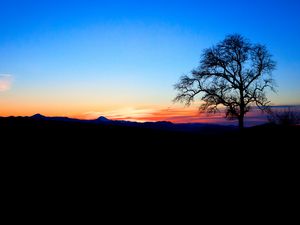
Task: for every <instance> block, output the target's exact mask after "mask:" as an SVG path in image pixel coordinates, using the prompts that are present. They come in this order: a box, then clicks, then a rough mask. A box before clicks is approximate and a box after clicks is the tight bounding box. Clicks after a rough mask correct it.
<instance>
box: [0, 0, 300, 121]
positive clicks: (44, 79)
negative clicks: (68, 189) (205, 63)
mask: <svg viewBox="0 0 300 225" xmlns="http://www.w3.org/2000/svg"><path fill="white" fill-rule="evenodd" d="M0 9H1V13H0V115H2V116H8V115H32V114H35V113H42V114H45V115H48V116H54V115H61V116H71V117H80V118H93V117H97V116H99V115H106V116H108V117H111V118H127V119H140V120H151V118H153V120H155V119H159V120H162V119H164V118H172V116H179V115H182V116H183V117H182V118H186V119H185V120H184V121H189V119H188V116H189V115H192V116H193V118H195V117H198V115H197V110H196V105H195V107H192V108H191V109H185V108H184V107H183V106H182V105H180V104H173V103H172V99H173V98H174V96H175V94H176V93H175V91H174V89H173V84H174V83H176V82H177V81H178V79H179V77H180V76H181V75H183V74H185V73H188V72H189V71H190V70H192V69H193V68H195V67H197V66H198V62H199V60H200V54H201V52H202V50H203V49H204V48H207V47H210V46H211V45H213V44H215V43H216V42H218V41H221V40H222V39H224V37H225V36H226V35H227V34H231V33H240V34H242V35H244V36H246V37H247V38H249V39H250V40H251V41H252V42H254V43H256V42H259V43H262V44H266V45H267V47H268V48H269V50H270V52H271V53H272V54H273V55H274V59H275V60H276V61H277V63H278V66H277V70H276V71H275V72H274V76H275V79H276V81H277V84H278V93H277V94H271V95H269V96H270V99H271V101H272V102H273V104H275V105H281V104H285V105H289V104H300V41H299V37H300V13H299V12H300V1H298V0H273V1H272V0H269V1H267V0H248V1H247V0H244V1H242V0H239V1H238V0H236V1H233V0H227V1H221V0H220V1H216V0H215V1H214V0H210V1H208V0H203V1H201V0H198V1H196V0H195V1H193V0H172V1H171V0H169V1H168V0H159V1H158V0H151V1H142V0H140V1H134V0H131V1H130V0H123V1H121V0H119V1H116V0H115V1H114V0H104V1H102V0H98V1H96V0H94V1H93V0H89V1H86V0H85V1H84V0H81V1H79V0H70V1H66V0H65V1H64V0H40V1H37V0H36V1H34V0H24V1H20V0H1V4H0ZM150 117H151V118H150ZM203 118H204V117H203ZM170 120H172V119H170ZM172 121H177V120H175V119H174V120H172ZM182 121H183V120H182ZM191 121H194V120H192V119H191Z"/></svg>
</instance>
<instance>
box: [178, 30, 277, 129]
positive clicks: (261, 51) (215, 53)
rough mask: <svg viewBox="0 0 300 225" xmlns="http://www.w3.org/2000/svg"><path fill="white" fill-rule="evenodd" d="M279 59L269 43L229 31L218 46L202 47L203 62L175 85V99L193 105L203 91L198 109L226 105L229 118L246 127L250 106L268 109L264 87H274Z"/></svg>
mask: <svg viewBox="0 0 300 225" xmlns="http://www.w3.org/2000/svg"><path fill="white" fill-rule="evenodd" d="M275 66H276V63H275V61H273V60H272V56H271V54H270V53H269V51H268V50H267V48H266V46H264V45H261V44H252V43H250V42H249V41H248V40H247V39H246V38H244V37H243V36H241V35H239V34H234V35H228V36H227V37H226V38H225V39H224V40H223V41H221V42H220V43H218V44H217V45H216V46H213V47H211V48H208V49H205V50H204V51H203V54H202V57H201V61H200V66H199V67H198V68H197V69H195V70H193V71H192V72H191V75H185V76H182V77H181V78H180V81H179V82H178V83H177V84H176V85H175V89H176V90H177V91H178V94H177V96H176V98H175V99H174V101H179V102H182V103H185V104H186V105H190V104H191V103H192V102H193V101H194V99H195V96H197V95H198V94H202V95H201V100H202V101H203V103H202V104H201V106H200V108H199V110H201V111H206V112H208V113H215V112H217V111H218V106H220V105H223V106H225V109H226V118H228V119H238V121H239V127H240V128H241V129H242V128H243V127H244V117H245V114H246V113H247V112H249V110H250V108H251V106H253V105H256V106H257V107H259V108H260V109H261V110H266V109H267V107H268V105H269V101H268V99H267V97H266V93H265V90H266V88H270V89H271V90H272V91H275V90H274V81H273V79H272V71H273V70H274V69H275Z"/></svg>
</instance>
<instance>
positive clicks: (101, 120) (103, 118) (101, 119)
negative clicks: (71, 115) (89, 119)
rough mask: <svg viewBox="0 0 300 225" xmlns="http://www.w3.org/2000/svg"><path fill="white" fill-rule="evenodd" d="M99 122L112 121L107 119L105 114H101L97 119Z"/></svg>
mask: <svg viewBox="0 0 300 225" xmlns="http://www.w3.org/2000/svg"><path fill="white" fill-rule="evenodd" d="M95 121H97V122H111V120H109V119H107V118H106V117H104V116H100V117H99V118H98V119H95Z"/></svg>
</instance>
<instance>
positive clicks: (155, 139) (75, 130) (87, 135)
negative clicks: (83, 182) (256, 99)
mask: <svg viewBox="0 0 300 225" xmlns="http://www.w3.org/2000/svg"><path fill="white" fill-rule="evenodd" d="M0 132H1V137H2V143H3V144H6V145H7V146H10V147H13V146H16V147H17V146H20V147H21V146H22V147H23V148H25V149H27V150H28V149H39V150H41V151H42V150H43V149H44V148H45V147H48V148H50V149H51V148H52V149H53V151H55V150H58V149H61V151H67V150H68V151H70V150H72V149H74V151H75V148H76V151H78V150H80V149H81V150H82V151H107V150H109V149H115V150H124V151H128V150H131V149H132V150H133V149H135V150H137V149H139V150H140V151H143V150H144V151H148V150H149V149H152V150H153V151H157V150H159V149H161V150H163V149H165V150H171V149H173V150H174V149H181V150H182V151H210V150H212V149H227V150H234V151H240V152H241V151H249V150H252V151H256V150H258V149H262V150H266V149H269V150H275V149H274V148H276V149H277V148H278V146H282V147H281V149H282V150H284V146H286V147H287V148H295V146H297V145H298V141H299V140H298V139H299V138H300V135H299V134H300V127H299V126H293V127H280V126H274V125H263V126H257V127H252V128H246V129H245V130H244V132H243V133H241V132H239V131H238V129H233V128H232V127H231V128H228V129H227V128H224V127H220V128H218V127H212V128H211V127H207V128H203V129H200V130H197V131H186V132H185V131H178V130H177V131H176V130H174V131H173V130H172V129H169V130H165V129H157V128H145V127H130V126H126V125H125V126H122V125H111V124H93V123H79V122H65V121H47V120H41V119H34V118H30V117H9V118H0Z"/></svg>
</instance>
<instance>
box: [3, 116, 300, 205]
mask: <svg viewBox="0 0 300 225" xmlns="http://www.w3.org/2000/svg"><path fill="white" fill-rule="evenodd" d="M299 132H300V127H278V126H270V125H266V126H260V127H253V128H248V129H245V131H244V133H243V134H241V133H240V132H239V131H238V130H237V129H231V128H230V129H228V130H226V129H217V130H214V129H204V130H202V131H197V132H179V131H177V132H175V131H170V130H158V129H150V128H140V127H126V126H116V125H107V124H89V123H77V122H59V121H45V120H39V119H33V118H0V133H1V162H2V168H3V170H2V174H3V176H4V177H5V180H6V181H5V183H6V184H7V185H9V184H12V185H11V186H8V189H11V190H13V191H14V193H20V190H27V189H26V185H29V186H28V187H32V185H33V184H34V187H37V188H30V189H31V191H35V190H39V189H40V188H42V187H43V188H44V187H47V188H48V189H50V190H51V191H50V192H48V191H47V195H48V194H50V195H49V196H53V195H52V194H51V193H52V192H53V190H56V192H59V193H60V192H61V190H62V188H63V186H64V185H65V186H66V187H68V188H67V189H63V190H64V193H69V192H70V190H73V189H74V187H77V190H78V193H80V190H79V189H80V188H79V187H85V188H87V189H88V190H87V191H86V192H84V193H87V194H89V191H90V190H93V191H96V192H91V193H98V192H99V190H100V189H103V188H105V191H104V192H103V193H104V194H105V193H110V192H113V193H114V194H113V195H114V196H115V195H116V196H120V197H121V196H127V194H126V193H124V192H126V191H130V193H132V192H136V191H143V190H146V189H144V188H145V187H147V192H145V193H146V195H147V196H148V195H149V198H152V197H153V198H155V196H154V195H155V193H157V192H160V193H161V191H162V190H163V191H164V193H169V192H170V190H172V189H174V187H177V188H178V189H177V190H178V191H177V192H180V188H179V187H185V188H187V189H188V190H186V191H187V192H186V193H189V191H190V189H191V188H194V189H198V191H200V189H201V188H203V185H204V186H205V187H206V188H207V190H208V191H209V192H210V191H211V192H214V193H215V194H216V193H220V191H223V192H224V190H226V189H227V188H229V189H232V188H233V189H232V190H231V191H235V190H236V187H238V188H237V189H239V188H240V187H242V186H244V187H248V188H249V189H251V191H247V195H248V194H250V195H249V197H250V196H252V195H251V193H252V194H253V195H255V193H257V192H259V193H261V192H262V191H263V192H264V193H271V192H270V190H273V189H274V187H277V186H278V184H281V185H282V184H283V185H288V186H287V188H288V189H289V187H293V186H294V184H293V181H297V179H294V178H295V173H296V171H298V169H297V168H298V159H299V157H298V151H299V150H298V149H299V148H298V142H299V137H300V135H299V134H300V133H299ZM229 183H231V185H233V184H235V185H233V186H234V187H231V186H228V184H229ZM164 185H165V186H166V187H168V188H166V189H164V188H163V186H164ZM236 185H237V186H236ZM263 185H267V186H266V187H267V188H265V189H263V188H262V186H263ZM43 188H42V189H41V190H43ZM95 189H97V190H95ZM129 189H130V190H129ZM153 190H156V191H155V192H153ZM253 190H256V192H253ZM56 192H53V193H56ZM152 192H153V193H152ZM223 192H221V193H223ZM78 193H75V195H74V196H77V194H78ZM138 193H139V192H138ZM145 193H144V194H145ZM151 193H152V194H151ZM174 194H175V193H174ZM177 194H178V193H176V195H172V196H170V197H172V198H173V197H174V196H177ZM215 194H214V195H215ZM224 195H227V193H224ZM276 195H277V192H276ZM74 196H73V195H71V196H70V198H71V199H72V198H73V197H74ZM273 196H274V195H270V199H272V198H273ZM90 197H91V198H94V197H95V196H94V195H93V194H92V196H90ZM191 197H193V196H191ZM173 200H174V199H173ZM72 201H74V199H73V200H72ZM128 201H129V200H128ZM272 201H274V200H272ZM126 202H127V201H126Z"/></svg>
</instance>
